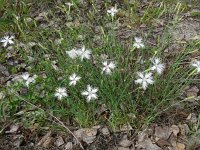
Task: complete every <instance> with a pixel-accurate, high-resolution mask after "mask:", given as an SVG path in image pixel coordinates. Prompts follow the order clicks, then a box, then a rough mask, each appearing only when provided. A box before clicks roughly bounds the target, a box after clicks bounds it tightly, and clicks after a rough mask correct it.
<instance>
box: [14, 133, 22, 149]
mask: <svg viewBox="0 0 200 150" xmlns="http://www.w3.org/2000/svg"><path fill="white" fill-rule="evenodd" d="M15 138H16V139H15V140H14V142H13V145H14V146H16V147H20V145H21V144H22V142H23V141H24V136H23V135H17V136H16V137H15Z"/></svg>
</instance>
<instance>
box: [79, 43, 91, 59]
mask: <svg viewBox="0 0 200 150" xmlns="http://www.w3.org/2000/svg"><path fill="white" fill-rule="evenodd" d="M77 54H78V56H80V58H81V61H82V60H83V59H84V58H86V59H90V56H91V51H90V50H88V49H86V48H85V46H83V47H82V48H81V49H78V50H77Z"/></svg>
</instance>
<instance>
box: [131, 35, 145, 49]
mask: <svg viewBox="0 0 200 150" xmlns="http://www.w3.org/2000/svg"><path fill="white" fill-rule="evenodd" d="M133 46H134V47H137V48H144V44H143V43H142V38H140V37H135V43H134V44H133Z"/></svg>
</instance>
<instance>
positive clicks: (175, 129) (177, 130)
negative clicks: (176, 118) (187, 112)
mask: <svg viewBox="0 0 200 150" xmlns="http://www.w3.org/2000/svg"><path fill="white" fill-rule="evenodd" d="M171 130H172V132H173V134H174V135H175V136H177V135H178V133H179V132H180V129H179V127H178V126H177V125H172V126H171Z"/></svg>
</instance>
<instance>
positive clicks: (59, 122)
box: [18, 96, 84, 150]
mask: <svg viewBox="0 0 200 150" xmlns="http://www.w3.org/2000/svg"><path fill="white" fill-rule="evenodd" d="M18 98H20V99H21V100H22V101H24V102H26V103H28V104H29V105H31V106H33V107H36V108H37V109H39V110H42V111H44V110H43V109H42V108H40V107H38V106H36V105H34V104H32V103H31V102H29V101H27V100H24V99H22V98H21V97H19V96H18ZM44 112H45V111H44ZM46 113H47V114H48V115H49V116H51V117H52V118H54V119H55V120H56V121H57V122H58V124H59V125H60V126H62V127H63V128H65V129H66V130H67V131H68V132H69V133H70V134H71V135H72V136H73V137H74V138H75V139H76V141H77V143H79V145H80V147H81V149H83V150H84V147H83V145H82V144H81V142H80V141H79V140H78V138H77V137H76V136H75V135H74V133H73V132H72V131H71V130H70V129H69V128H68V127H67V126H65V124H64V123H63V122H62V121H60V120H59V119H58V118H57V117H56V116H54V115H53V114H51V113H49V112H46Z"/></svg>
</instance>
